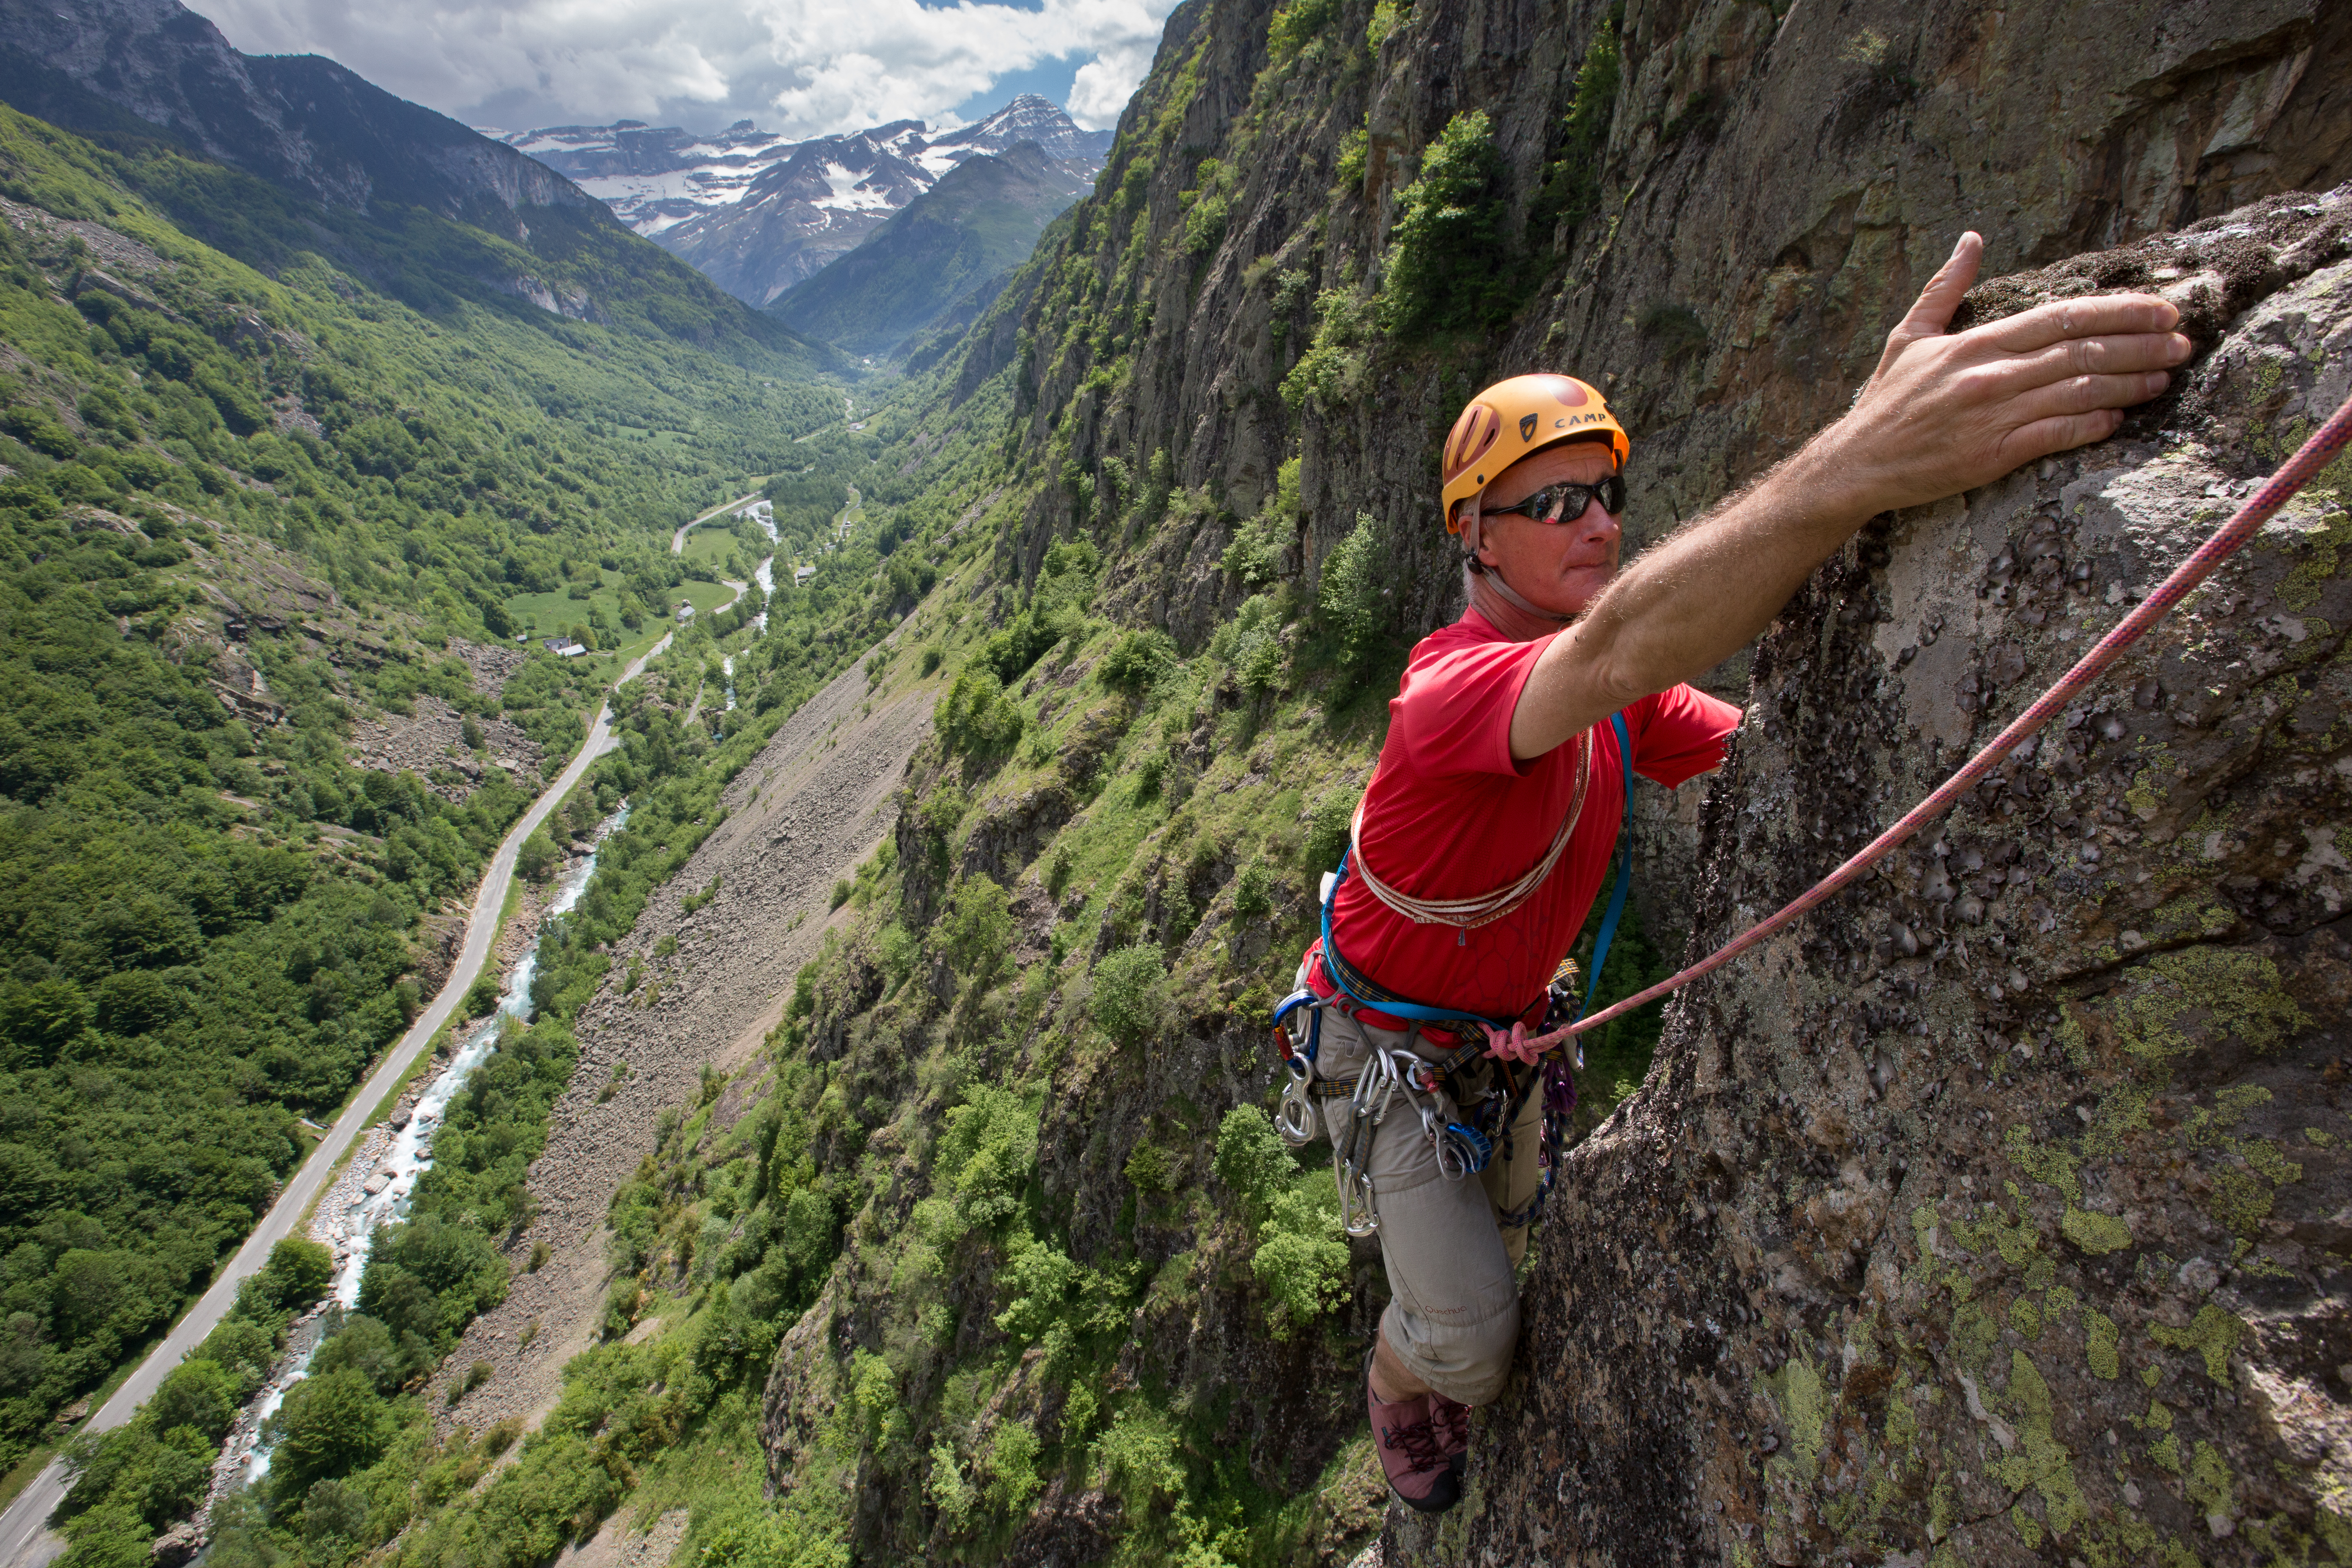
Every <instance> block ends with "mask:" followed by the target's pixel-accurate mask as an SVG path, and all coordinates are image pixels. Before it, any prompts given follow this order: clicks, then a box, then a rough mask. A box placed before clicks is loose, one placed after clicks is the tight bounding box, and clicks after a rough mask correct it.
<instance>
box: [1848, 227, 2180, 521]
mask: <svg viewBox="0 0 2352 1568" xmlns="http://www.w3.org/2000/svg"><path fill="white" fill-rule="evenodd" d="M1983 255H1984V241H1983V239H1981V238H1980V237H1978V236H1977V235H1976V234H1974V233H1969V234H1964V235H1962V236H1961V237H1960V242H1959V244H1958V245H1957V246H1955V247H1953V250H1952V256H1951V259H1950V260H1948V261H1947V262H1945V263H1944V266H1943V268H1942V270H1940V271H1938V272H1937V274H1936V276H1935V277H1934V278H1932V279H1929V280H1928V283H1927V288H1926V289H1923V290H1921V291H1920V295H1919V300H1918V302H1917V303H1916V304H1915V305H1913V306H1912V307H1911V311H1910V314H1908V315H1906V316H1905V317H1904V318H1903V322H1902V324H1901V325H1900V326H1898V327H1896V328H1895V331H1893V332H1891V333H1889V334H1888V335H1887V339H1886V352H1885V353H1884V354H1882V355H1880V356H1879V361H1878V369H1877V371H1876V372H1875V373H1874V374H1873V375H1872V376H1871V378H1870V383H1869V384H1868V385H1867V386H1865V387H1864V388H1863V392H1862V396H1861V397H1860V398H1859V399H1857V400H1856V402H1855V404H1854V407H1853V412H1852V413H1850V414H1848V415H1847V416H1845V418H1843V420H1841V421H1839V423H1838V424H1837V426H1835V427H1834V428H1833V429H1832V431H1831V432H1830V433H1829V440H1830V442H1831V443H1832V444H1833V446H1834V448H1835V461H1836V466H1837V467H1838V468H1840V469H1843V472H1844V473H1845V474H1846V475H1847V476H1848V477H1849V479H1850V481H1851V482H1852V483H1853V484H1855V485H1857V486H1859V487H1861V488H1862V489H1863V492H1864V497H1865V498H1866V499H1867V501H1868V503H1869V504H1868V508H1867V510H1871V511H1886V510H1893V509H1895V508H1896V507H1906V506H1919V505H1923V504H1925V503H1926V502H1928V501H1933V500H1941V499H1943V498H1944V497H1945V496H1948V495H1954V494H1957V493H1958V492H1959V491H1961V490H1965V489H1974V488H1975V487H1977V486H1979V485H1982V484H1989V483H1990V482H1991V481H1992V480H1994V479H2000V477H2001V476H2002V475H2004V474H2007V473H2010V472H2011V471H2012V470H2014V469H2016V468H2020V467H2021V466H2022V465H2024V464H2026V463H2030V462H2032V461H2033V460H2034V459H2035V458H2044V457H2047V456H2049V455H2050V454H2051V453H2053V452H2064V451H2069V450H2071V449H2073V448H2074V447H2081V446H2085V445H2087V444H2088V443H2090V442H2093V441H2099V440H2104V439H2105V438H2106V437H2109V436H2112V435H2114V434H2115V432H2116V426H2118V425H2120V424H2122V423H2123V414H2122V410H2123V409H2126V408H2128V407H2130V406H2131V405H2133V404H2136V403H2145V402H2147V400H2148V399H2149V398H2151V397H2154V396H2156V395H2158V393H2161V392H2162V391H2163V390H2164V389H2165V388H2166V387H2167V386H2168V385H2169V384H2171V379H2172V378H2171V377H2170V376H2169V375H2168V374H2166V373H2167V372H2168V370H2169V369H2170V368H2171V367H2172V366H2174V365H2177V364H2179V363H2181V362H2182V361H2184V360H2186V359H2187V358H2188V357H2189V340H2188V339H2187V338H2186V337H2183V336H2182V335H2181V334H2180V333H2179V332H2176V331H2173V330H2172V329H2173V327H2174V326H2176V325H2177V324H2179V321H2180V312H2179V310H2175V309H2174V308H2173V307H2172V305H2171V304H2170V303H2169V302H2168V301H2166V300H2159V299H2158V298H2156V297H2155V296H2154V295H2152V294H2104V295H2098V296H2095V297H2092V298H2087V299H2081V300H2053V301H2052V302H2051V303H2049V304H2046V305H2037V306H2035V307H2034V308H2033V309H2032V310H2027V311H2024V312H2022V313H2021V314H2019V315H2015V316H2011V317H2009V318H2008V319H2007V320H2005V321H1991V322H1988V323H1986V324H1985V325H1983V326H1979V327H1971V328H1969V330H1968V331H1964V332H1952V331H1948V328H1949V327H1950V326H1951V321H1952V314H1953V312H1954V311H1955V310H1958V308H1959V304H1960V297H1961V296H1962V295H1964V294H1966V293H1967V292H1968V290H1969V284H1971V283H1973V282H1974V281H1976V275H1977V264H1978V262H1979V260H1980V259H1981V258H1982V257H1983ZM1824 455H1825V456H1826V455H1827V454H1824Z"/></svg>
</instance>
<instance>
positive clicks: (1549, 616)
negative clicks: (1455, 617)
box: [1462, 506, 1576, 626]
mask: <svg viewBox="0 0 2352 1568" xmlns="http://www.w3.org/2000/svg"><path fill="white" fill-rule="evenodd" d="M1482 542H1483V541H1482V539H1481V537H1480V529H1479V526H1478V512H1477V510H1476V509H1475V506H1474V507H1472V508H1470V509H1469V515H1468V516H1466V517H1465V518H1464V519H1463V520H1462V544H1463V551H1464V553H1463V556H1462V568H1463V570H1464V571H1465V572H1467V573H1469V574H1471V575H1472V576H1474V577H1476V578H1479V579H1480V580H1481V581H1483V582H1485V583H1486V585H1487V586H1488V587H1490V588H1492V589H1494V590H1495V592H1496V593H1497V594H1499V595H1502V598H1503V602H1504V603H1505V604H1507V605H1510V606H1511V607H1512V608H1513V609H1515V610H1517V611H1518V612H1519V613H1520V614H1521V615H1524V616H1534V617H1535V618H1536V619H1537V620H1539V621H1549V622H1550V623H1551V624H1552V625H1553V626H1566V625H1568V624H1569V623H1570V621H1572V620H1574V619H1576V617H1575V616H1563V615H1561V614H1559V612H1558V611H1557V610H1546V609H1539V608H1538V607H1537V606H1536V605H1531V604H1529V603H1528V600H1527V596H1526V595H1523V594H1521V593H1520V592H1519V591H1518V590H1517V589H1516V588H1514V587H1512V586H1511V585H1510V584H1508V583H1506V582H1504V581H1503V574H1502V573H1500V572H1499V571H1496V569H1495V568H1494V567H1492V566H1489V565H1487V564H1486V563H1485V562H1484V561H1481V560H1479V559H1478V546H1479V545H1480V543H1482Z"/></svg>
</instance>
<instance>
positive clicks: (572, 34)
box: [191, 0, 1175, 137]
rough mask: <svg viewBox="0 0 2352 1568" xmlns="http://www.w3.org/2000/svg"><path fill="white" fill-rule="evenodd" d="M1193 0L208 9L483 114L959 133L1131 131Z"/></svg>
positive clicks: (379, 2) (202, 5)
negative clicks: (1169, 27)
mask: <svg viewBox="0 0 2352 1568" xmlns="http://www.w3.org/2000/svg"><path fill="white" fill-rule="evenodd" d="M1174 5H1175V0H1029V3H1027V4H1009V5H995V4H976V3H974V0H959V3H957V4H952V5H939V4H927V3H925V0H720V4H719V5H691V4H689V5H679V4H678V3H677V0H388V3H387V0H364V3H363V0H192V7H191V8H192V9H194V10H197V11H201V12H202V13H204V14H205V16H209V17H211V18H212V20H213V21H214V22H215V23H216V24H217V25H218V26H219V27H220V29H221V31H222V32H224V33H226V35H227V36H228V39H229V41H230V42H231V43H233V44H235V45H236V47H238V48H240V49H243V50H245V51H247V53H250V54H321V55H326V56H328V57H330V58H332V59H335V60H338V61H340V62H341V63H342V64H344V65H346V66H349V67H350V68H352V69H353V70H355V71H357V72H359V73H360V74H361V75H362V76H363V77H365V78H367V79H369V80H370V81H373V82H374V83H375V84H376V85H377V86H379V87H382V88H383V89H387V90H388V91H392V92H395V93H398V94H399V95H400V96H401V97H403V98H406V99H412V100H415V101H416V102H418V103H422V104H425V105H427V106H429V107H431V108H434V109H437V110H441V111H442V112H443V113H445V114H448V115H453V116H455V117H456V118H457V119H459V120H462V121H466V122H467V123H468V124H472V125H483V126H491V127H496V128H499V129H501V130H509V131H520V130H525V129H529V128H531V127H534V126H541V125H562V124H589V123H604V122H609V121H614V120H617V119H624V118H625V119H631V120H645V121H652V122H653V123H655V124H657V125H685V126H687V127H688V128H689V129H692V130H697V131H713V130H717V129H719V128H720V127H722V126H726V125H730V124H732V123H733V122H734V121H738V120H751V121H757V122H758V123H759V125H760V126H761V128H762V129H764V130H770V131H779V132H785V133H786V134H789V135H793V136H795V137H803V136H816V135H824V134H827V133H830V132H842V131H854V130H856V129H859V128H861V127H863V126H867V125H877V124H880V123H882V122H883V121H890V120H905V119H918V120H926V121H930V122H931V123H932V124H933V125H935V126H937V125H941V124H946V123H950V122H953V121H968V120H972V119H976V118H978V117H979V116H980V115H982V114H984V113H986V112H988V111H989V110H992V109H994V108H997V107H998V106H1000V105H1001V104H1003V102H1004V101H1005V100H1007V99H1009V98H1011V97H1012V96H1013V94H1014V93H1016V92H1038V93H1043V94H1044V95H1045V97H1047V98H1050V99H1052V100H1054V101H1055V102H1056V103H1061V104H1063V105H1065V106H1066V108H1067V109H1068V110H1069V112H1070V116H1071V118H1072V119H1074V120H1076V121H1078V122H1079V123H1080V124H1081V125H1085V126H1088V127H1090V128H1096V129H1099V128H1101V127H1105V126H1108V125H1110V124H1112V123H1113V122H1115V121H1117V120H1118V112H1119V110H1121V109H1122V108H1124V107H1125V106H1126V104H1127V100H1128V98H1129V96H1130V95H1131V94H1132V93H1133V92H1134V91H1135V89H1136V85H1137V83H1139V82H1140V81H1141V80H1142V79H1143V74H1144V71H1145V70H1146V69H1147V68H1149V67H1150V64H1151V55H1152V51H1153V50H1154V49H1155V48H1157V47H1159V42H1160V25H1161V23H1162V22H1164V21H1165V20H1166V18H1167V15H1168V13H1169V12H1170V11H1171V9H1173V8H1174Z"/></svg>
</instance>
